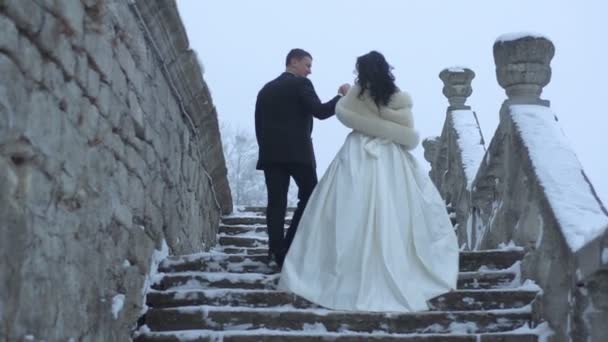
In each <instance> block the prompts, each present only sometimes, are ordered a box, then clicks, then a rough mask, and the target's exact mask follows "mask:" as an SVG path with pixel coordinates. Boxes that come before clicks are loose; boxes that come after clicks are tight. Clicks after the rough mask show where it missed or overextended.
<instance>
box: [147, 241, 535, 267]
mask: <svg viewBox="0 0 608 342" xmlns="http://www.w3.org/2000/svg"><path fill="white" fill-rule="evenodd" d="M220 239H221V238H220ZM239 239H241V238H235V237H230V241H231V242H235V241H239V242H240V240H239ZM227 240H228V239H225V240H224V241H227ZM246 240H247V241H260V240H254V239H250V238H246ZM252 244H256V242H254V243H252ZM254 248H255V249H256V251H267V250H266V249H261V248H260V247H254ZM221 251H222V252H228V251H231V252H232V251H235V252H236V251H240V252H245V253H242V254H240V255H239V254H228V253H220V252H219V251H218V252H217V253H215V252H214V253H201V254H198V255H197V254H195V255H190V256H178V257H169V258H168V259H166V260H164V261H163V262H161V264H160V266H159V271H160V272H164V273H170V272H185V271H205V272H254V273H273V272H276V268H275V267H270V266H268V265H267V264H266V261H267V254H266V253H263V254H248V252H247V251H245V250H244V249H240V250H239V249H234V250H233V249H227V248H226V247H224V248H223V249H221ZM522 255H523V254H522V253H520V252H518V251H487V252H461V253H460V271H462V272H469V271H477V270H480V269H482V270H483V269H489V270H495V269H505V268H509V267H511V266H512V265H513V264H514V263H516V262H517V261H519V260H521V258H522Z"/></svg>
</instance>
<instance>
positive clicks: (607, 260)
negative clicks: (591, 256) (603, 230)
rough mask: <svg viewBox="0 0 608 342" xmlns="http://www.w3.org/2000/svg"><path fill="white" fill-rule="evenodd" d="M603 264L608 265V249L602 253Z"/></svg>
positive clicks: (605, 248)
mask: <svg viewBox="0 0 608 342" xmlns="http://www.w3.org/2000/svg"><path fill="white" fill-rule="evenodd" d="M602 264H608V247H604V250H603V251H602Z"/></svg>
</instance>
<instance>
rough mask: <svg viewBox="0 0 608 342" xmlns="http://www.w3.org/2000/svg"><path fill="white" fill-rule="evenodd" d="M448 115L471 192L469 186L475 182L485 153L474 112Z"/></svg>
mask: <svg viewBox="0 0 608 342" xmlns="http://www.w3.org/2000/svg"><path fill="white" fill-rule="evenodd" d="M450 115H451V117H452V122H453V124H454V130H456V132H457V133H458V139H457V141H458V147H459V148H460V151H461V153H462V154H461V158H462V166H463V168H464V173H465V176H466V178H467V179H466V181H467V190H469V191H471V185H472V184H473V181H474V180H475V176H476V175H477V170H478V169H479V166H480V165H481V162H482V161H483V156H484V155H485V153H486V148H485V146H484V144H483V136H482V135H481V130H480V129H479V123H478V122H477V118H476V117H475V112H473V111H471V110H453V111H451V113H450Z"/></svg>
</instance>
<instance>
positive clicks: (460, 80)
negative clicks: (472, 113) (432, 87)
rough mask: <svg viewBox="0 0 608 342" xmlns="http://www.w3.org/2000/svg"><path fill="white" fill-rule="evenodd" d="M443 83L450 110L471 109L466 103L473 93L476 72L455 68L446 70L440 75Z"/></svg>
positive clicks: (465, 68)
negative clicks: (472, 84)
mask: <svg viewBox="0 0 608 342" xmlns="http://www.w3.org/2000/svg"><path fill="white" fill-rule="evenodd" d="M439 78H440V79H441V80H442V81H443V95H445V97H447V98H448V101H449V102H450V106H449V107H448V110H455V109H471V107H469V106H466V105H465V102H466V100H467V98H468V97H469V96H471V94H472V93H473V88H472V87H471V81H472V80H473V78H475V72H473V70H471V69H469V68H467V67H461V66H454V67H450V68H445V69H443V70H442V71H441V72H440V73H439Z"/></svg>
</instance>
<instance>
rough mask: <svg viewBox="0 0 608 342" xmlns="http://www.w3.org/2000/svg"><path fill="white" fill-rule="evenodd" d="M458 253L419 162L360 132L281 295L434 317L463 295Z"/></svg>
mask: <svg viewBox="0 0 608 342" xmlns="http://www.w3.org/2000/svg"><path fill="white" fill-rule="evenodd" d="M457 276H458V244H457V240H456V235H455V233H454V229H453V227H452V224H451V222H450V220H449V218H448V215H447V212H446V208H445V204H444V202H443V200H442V199H441V197H440V195H439V193H438V191H437V189H436V188H435V186H434V185H433V183H432V182H431V180H430V178H429V177H428V176H427V174H426V172H425V171H424V170H422V169H421V168H420V167H419V166H418V163H417V162H416V160H415V159H414V157H413V156H412V155H411V154H410V153H409V152H408V151H407V150H406V149H405V148H404V147H402V146H401V145H398V144H395V143H392V142H390V141H388V140H386V139H381V138H372V137H369V136H366V135H364V134H361V133H358V132H355V131H353V132H351V133H350V134H349V135H348V136H347V138H346V141H345V143H344V145H343V146H342V148H341V150H340V151H339V152H338V154H337V155H336V157H335V159H334V160H333V162H332V163H331V164H330V166H329V168H328V169H327V171H326V173H325V175H324V176H323V177H322V178H321V180H320V181H319V184H318V185H317V186H316V188H315V190H314V192H313V193H312V195H311V197H310V199H309V202H308V205H307V207H306V209H305V211H304V213H303V216H302V218H301V221H300V223H299V227H298V230H297V233H296V236H295V239H294V241H293V244H292V245H291V248H290V250H289V253H288V254H287V257H286V259H285V262H284V264H283V269H282V273H281V277H280V282H279V289H282V290H288V291H291V292H293V293H295V294H297V295H299V296H301V297H304V298H306V299H308V300H310V301H311V302H314V303H317V304H319V305H321V306H324V307H327V308H331V309H337V310H356V311H399V312H413V311H421V310H427V309H428V306H427V300H428V299H430V298H433V297H435V296H437V295H440V294H442V293H445V292H448V291H450V290H451V289H454V288H455V287H456V281H457Z"/></svg>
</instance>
